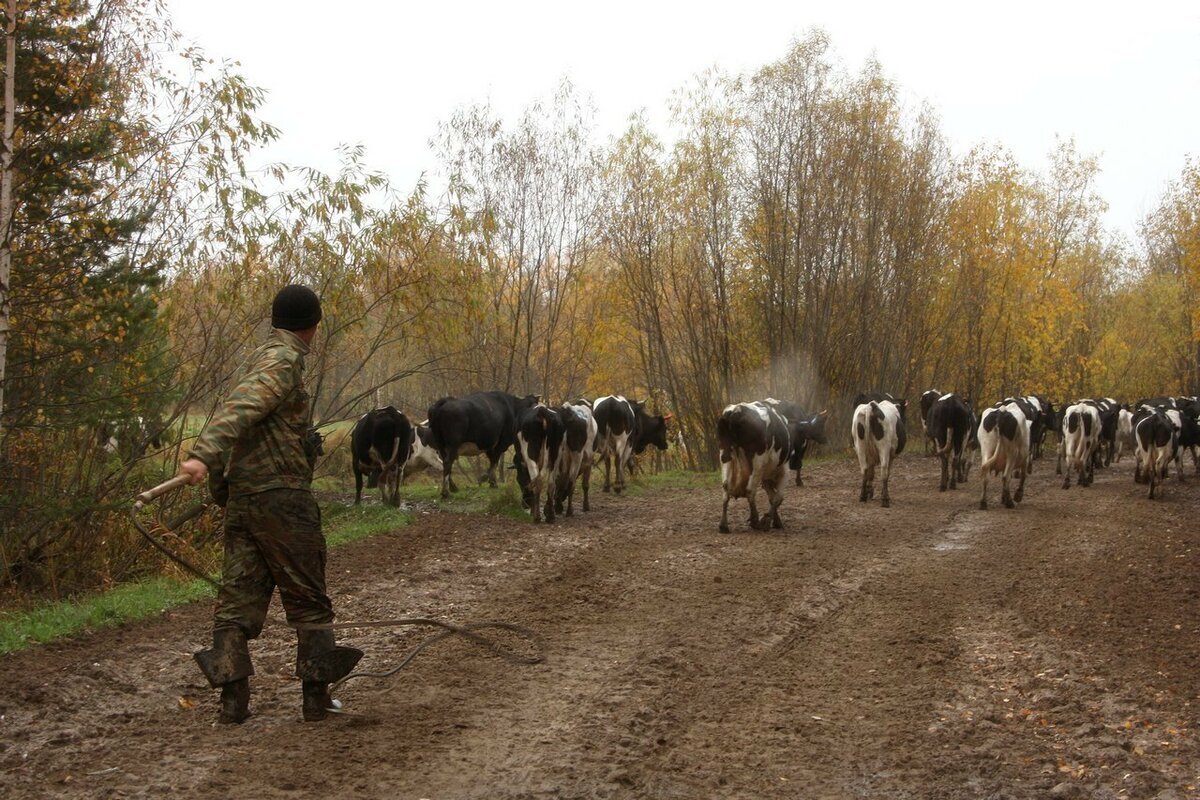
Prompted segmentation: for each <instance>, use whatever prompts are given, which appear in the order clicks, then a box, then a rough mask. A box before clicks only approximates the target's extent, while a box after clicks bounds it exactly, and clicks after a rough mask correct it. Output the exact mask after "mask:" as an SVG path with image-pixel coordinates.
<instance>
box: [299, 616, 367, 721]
mask: <svg viewBox="0 0 1200 800" xmlns="http://www.w3.org/2000/svg"><path fill="white" fill-rule="evenodd" d="M362 656H363V654H362V651H361V650H357V649H355V648H353V647H337V646H335V645H334V643H333V631H319V630H318V631H297V632H296V677H298V678H300V680H302V681H303V682H304V705H303V711H304V721H305V722H318V721H320V720H323V719H325V717H326V716H327V715H328V713H329V711H331V710H333V711H336V710H338V709H339V708H341V704H340V703H338V702H337V701H336V700H334V699H333V698H332V697H330V696H329V684H330V683H333V682H334V681H337V680H341V679H342V678H344V677H346V676H347V675H349V674H350V673H351V672H352V671H353V670H354V665H355V664H357V663H358V660H359V659H360V658H362Z"/></svg>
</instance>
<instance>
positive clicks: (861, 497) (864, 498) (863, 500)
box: [858, 492, 867, 503]
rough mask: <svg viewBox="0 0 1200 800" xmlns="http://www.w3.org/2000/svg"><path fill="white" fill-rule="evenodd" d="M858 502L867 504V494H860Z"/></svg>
mask: <svg viewBox="0 0 1200 800" xmlns="http://www.w3.org/2000/svg"><path fill="white" fill-rule="evenodd" d="M858 502H860V503H865V502H867V493H866V492H863V493H862V494H860V495H859V496H858Z"/></svg>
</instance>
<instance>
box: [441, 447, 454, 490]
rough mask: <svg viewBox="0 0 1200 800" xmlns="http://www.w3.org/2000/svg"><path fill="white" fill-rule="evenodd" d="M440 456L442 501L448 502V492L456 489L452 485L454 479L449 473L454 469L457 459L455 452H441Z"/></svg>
mask: <svg viewBox="0 0 1200 800" xmlns="http://www.w3.org/2000/svg"><path fill="white" fill-rule="evenodd" d="M441 456H442V499H443V500H449V499H450V492H451V491H454V490H456V489H457V487H455V485H454V479H453V478H452V477H451V476H450V471H451V470H453V469H454V461H455V459H457V458H458V453H457V452H453V453H452V452H450V451H448V450H443V451H442V453H441Z"/></svg>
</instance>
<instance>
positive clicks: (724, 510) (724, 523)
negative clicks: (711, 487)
mask: <svg viewBox="0 0 1200 800" xmlns="http://www.w3.org/2000/svg"><path fill="white" fill-rule="evenodd" d="M717 530H719V531H720V532H721V533H729V492H726V493H725V502H724V503H722V504H721V524H720V525H719V526H718V527H717Z"/></svg>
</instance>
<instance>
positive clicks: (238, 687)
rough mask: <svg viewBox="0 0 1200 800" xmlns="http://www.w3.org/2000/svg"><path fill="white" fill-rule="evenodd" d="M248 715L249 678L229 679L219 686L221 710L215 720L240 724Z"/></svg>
mask: <svg viewBox="0 0 1200 800" xmlns="http://www.w3.org/2000/svg"><path fill="white" fill-rule="evenodd" d="M249 716H250V679H249V678H242V679H241V680H236V681H231V682H230V683H226V684H224V685H223V686H222V687H221V710H220V711H219V712H218V713H217V722H219V723H221V724H222V725H229V724H241V723H242V722H245V721H246V719H247V718H248V717H249Z"/></svg>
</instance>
